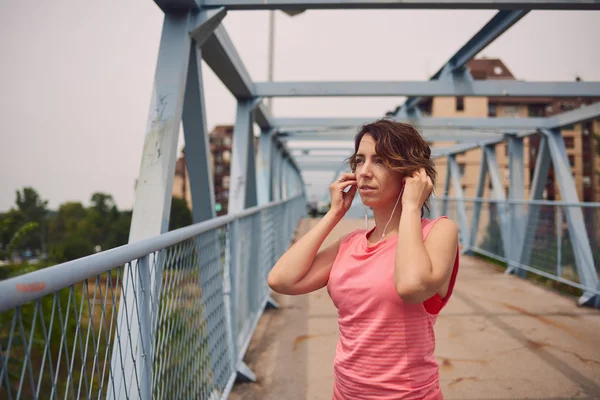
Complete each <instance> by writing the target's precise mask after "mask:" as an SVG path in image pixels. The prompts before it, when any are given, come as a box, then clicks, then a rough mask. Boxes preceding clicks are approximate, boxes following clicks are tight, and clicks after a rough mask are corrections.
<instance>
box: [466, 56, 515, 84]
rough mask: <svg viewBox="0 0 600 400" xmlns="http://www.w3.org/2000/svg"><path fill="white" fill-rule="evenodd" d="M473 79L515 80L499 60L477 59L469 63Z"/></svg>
mask: <svg viewBox="0 0 600 400" xmlns="http://www.w3.org/2000/svg"><path fill="white" fill-rule="evenodd" d="M467 66H468V67H469V70H471V75H473V79H476V80H488V79H515V76H514V75H513V74H512V73H511V72H510V70H509V69H508V68H507V67H506V65H504V63H503V62H502V60H500V59H499V58H477V59H473V60H471V61H469V62H468V63H467Z"/></svg>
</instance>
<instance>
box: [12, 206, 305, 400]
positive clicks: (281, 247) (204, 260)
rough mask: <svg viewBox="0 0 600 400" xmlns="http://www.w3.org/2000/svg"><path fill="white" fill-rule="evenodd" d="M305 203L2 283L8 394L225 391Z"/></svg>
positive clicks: (208, 394) (207, 395)
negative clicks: (269, 276)
mask: <svg viewBox="0 0 600 400" xmlns="http://www.w3.org/2000/svg"><path fill="white" fill-rule="evenodd" d="M305 208H306V207H305V201H304V198H303V197H302V196H298V197H295V198H293V199H290V200H286V201H283V202H278V203H273V204H270V205H267V206H263V207H260V208H255V209H252V210H247V211H244V212H243V213H241V214H240V215H238V216H225V217H220V218H216V219H214V220H212V221H207V222H204V223H201V224H196V225H194V226H190V227H186V228H183V229H179V230H177V231H173V232H169V233H166V234H163V235H160V236H158V237H155V238H152V239H148V240H144V241H140V242H136V243H132V244H128V245H126V246H122V247H120V248H118V249H113V250H109V251H105V252H102V253H98V254H95V255H92V256H89V257H85V258H82V259H79V260H75V261H72V262H69V263H65V264H60V265H57V266H54V267H49V268H46V269H43V270H39V271H36V272H33V273H30V274H26V275H22V276H19V277H16V278H12V279H9V280H6V281H2V282H0V398H1V399H37V398H45V399H59V398H60V399H79V398H87V399H100V398H114V399H121V398H148V399H149V398H156V399H184V398H185V399H188V398H190V399H191V398H193V399H210V400H212V399H221V398H226V397H227V396H228V393H229V390H230V389H231V386H232V385H233V382H234V379H235V376H236V368H237V365H238V362H239V361H240V360H241V359H242V357H243V355H244V353H245V351H246V348H247V345H248V343H249V341H250V338H251V336H252V334H253V332H254V329H255V328H256V324H257V322H258V319H259V318H260V315H261V314H262V310H263V308H264V306H265V304H266V302H267V299H268V294H269V288H268V286H267V284H266V276H267V274H268V271H269V270H270V268H271V266H272V265H273V264H274V263H275V261H276V259H277V258H278V257H279V256H280V255H281V254H282V253H283V252H284V251H285V250H286V248H287V246H288V245H289V242H290V240H291V239H292V236H293V233H294V230H295V227H296V224H297V222H298V221H299V219H300V218H301V217H302V216H303V215H304V213H305ZM234 338H235V339H234Z"/></svg>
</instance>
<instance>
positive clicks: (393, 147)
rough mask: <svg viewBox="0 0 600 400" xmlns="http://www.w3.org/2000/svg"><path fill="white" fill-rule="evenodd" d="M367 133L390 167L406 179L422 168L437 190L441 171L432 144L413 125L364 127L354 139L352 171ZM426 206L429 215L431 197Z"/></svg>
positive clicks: (380, 122)
mask: <svg viewBox="0 0 600 400" xmlns="http://www.w3.org/2000/svg"><path fill="white" fill-rule="evenodd" d="M367 134H368V135H370V136H371V137H372V138H373V139H374V140H375V152H376V153H377V155H379V156H380V157H381V158H382V159H383V162H384V164H385V165H386V167H387V168H389V169H391V170H394V171H398V172H400V173H401V174H402V176H404V177H406V176H412V174H414V173H415V172H416V171H418V170H419V169H420V168H424V169H425V172H426V173H427V175H428V176H429V178H430V179H431V182H432V183H433V187H435V181H436V177H437V172H436V170H435V165H434V163H433V160H432V159H431V148H430V147H429V144H427V142H426V141H425V140H424V139H423V137H422V136H421V134H420V133H419V132H418V131H417V130H416V129H415V128H414V127H413V126H412V125H410V124H407V123H403V122H397V121H394V120H391V119H387V118H383V119H380V120H377V121H375V122H372V123H369V124H366V125H363V126H361V127H360V129H359V131H358V133H357V134H356V136H355V138H354V154H352V156H351V157H350V159H349V163H350V168H351V169H352V172H355V171H356V153H357V152H358V147H359V145H360V141H361V140H362V138H363V136H365V135H367ZM423 207H424V208H425V209H426V210H427V212H429V211H430V210H429V198H427V200H426V201H425V203H424V204H423ZM421 214H423V211H422V212H421Z"/></svg>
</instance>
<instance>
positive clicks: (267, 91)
mask: <svg viewBox="0 0 600 400" xmlns="http://www.w3.org/2000/svg"><path fill="white" fill-rule="evenodd" d="M254 88H255V91H254V93H255V95H257V96H263V97H321V96H324V97H343V96H352V97H369V96H371V97H375V96H422V97H438V96H447V97H448V96H473V97H503V96H504V97H506V96H508V97H600V82H522V81H512V80H491V81H474V82H472V83H471V84H469V85H460V84H457V83H456V82H455V81H453V80H434V81H421V82H410V81H404V82H393V81H390V82H379V81H373V82H259V83H255V84H254Z"/></svg>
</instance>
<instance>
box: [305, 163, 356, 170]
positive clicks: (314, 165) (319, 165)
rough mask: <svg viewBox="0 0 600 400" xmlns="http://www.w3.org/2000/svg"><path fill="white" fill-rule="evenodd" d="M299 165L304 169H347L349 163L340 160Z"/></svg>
mask: <svg viewBox="0 0 600 400" xmlns="http://www.w3.org/2000/svg"><path fill="white" fill-rule="evenodd" d="M298 166H299V167H300V169H301V170H302V171H336V170H339V169H345V168H344V167H347V165H344V163H339V162H320V163H306V164H301V163H298Z"/></svg>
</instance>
